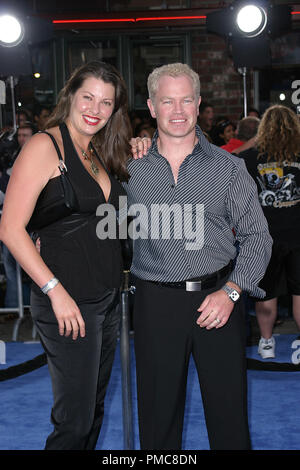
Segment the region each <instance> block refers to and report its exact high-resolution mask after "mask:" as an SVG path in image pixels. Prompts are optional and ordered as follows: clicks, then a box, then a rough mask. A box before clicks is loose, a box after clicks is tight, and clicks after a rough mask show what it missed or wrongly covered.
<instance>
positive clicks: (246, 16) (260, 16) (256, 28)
mask: <svg viewBox="0 0 300 470" xmlns="http://www.w3.org/2000/svg"><path fill="white" fill-rule="evenodd" d="M236 24H237V27H238V29H239V30H240V32H241V33H242V34H243V35H244V36H245V37H248V38H254V37H255V36H258V35H259V34H261V33H262V32H263V30H264V29H265V27H266V24H267V13H266V11H265V9H264V8H262V7H261V6H258V5H246V6H243V7H241V9H240V10H239V11H238V12H237V15H236Z"/></svg>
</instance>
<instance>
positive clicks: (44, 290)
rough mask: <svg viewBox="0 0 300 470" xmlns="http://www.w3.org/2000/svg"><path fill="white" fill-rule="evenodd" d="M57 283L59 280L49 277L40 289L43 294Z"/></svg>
mask: <svg viewBox="0 0 300 470" xmlns="http://www.w3.org/2000/svg"><path fill="white" fill-rule="evenodd" d="M58 283H59V280H58V279H56V277H53V278H52V279H50V281H49V282H47V284H45V285H44V287H41V291H42V292H43V294H47V292H48V291H49V290H51V289H53V287H55V286H56V285H57V284H58Z"/></svg>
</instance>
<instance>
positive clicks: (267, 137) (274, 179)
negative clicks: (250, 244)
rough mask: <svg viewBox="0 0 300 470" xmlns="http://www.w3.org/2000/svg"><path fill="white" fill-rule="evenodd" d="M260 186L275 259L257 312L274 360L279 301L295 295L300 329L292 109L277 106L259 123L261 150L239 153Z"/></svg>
mask: <svg viewBox="0 0 300 470" xmlns="http://www.w3.org/2000/svg"><path fill="white" fill-rule="evenodd" d="M239 156H240V157H241V158H243V159H244V160H245V163H246V166H247V169H248V171H249V173H250V174H251V176H252V177H253V179H254V181H255V182H256V184H257V190H258V196H259V200H260V203H261V206H262V209H263V212H264V215H265V217H266V219H267V221H268V224H269V230H270V234H271V236H272V238H273V241H274V244H273V251H272V257H271V260H270V263H269V266H268V268H267V271H266V274H265V276H264V278H263V279H262V281H261V282H260V287H261V288H262V289H264V290H265V291H266V297H265V298H264V300H259V301H258V300H257V299H256V300H257V301H256V303H255V311H256V317H257V322H258V325H259V329H260V333H261V338H260V341H259V345H258V352H259V354H260V355H261V357H262V358H263V359H267V358H273V357H275V339H274V337H273V327H274V323H275V321H276V318H277V309H278V297H280V296H283V295H291V296H292V310H293V317H294V319H295V322H296V324H297V326H298V328H299V329H300V239H299V230H300V123H299V120H298V118H297V115H296V114H295V113H294V112H293V111H292V110H291V109H289V108H287V107H285V106H282V105H274V106H271V107H270V108H268V109H267V110H266V111H265V113H264V115H263V117H262V120H261V122H260V125H259V127H258V132H257V136H256V146H255V147H253V148H251V149H249V150H246V151H245V152H242V153H240V154H239Z"/></svg>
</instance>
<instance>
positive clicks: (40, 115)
mask: <svg viewBox="0 0 300 470" xmlns="http://www.w3.org/2000/svg"><path fill="white" fill-rule="evenodd" d="M50 114H51V109H50V108H48V107H47V106H44V105H40V106H37V107H36V108H35V112H34V122H35V124H36V126H37V129H38V130H39V131H43V130H44V129H45V125H46V122H47V120H48V118H49V116H50Z"/></svg>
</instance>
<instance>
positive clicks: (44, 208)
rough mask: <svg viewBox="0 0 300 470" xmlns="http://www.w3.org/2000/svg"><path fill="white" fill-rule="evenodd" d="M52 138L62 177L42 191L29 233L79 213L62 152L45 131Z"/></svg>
mask: <svg viewBox="0 0 300 470" xmlns="http://www.w3.org/2000/svg"><path fill="white" fill-rule="evenodd" d="M44 133H45V134H47V135H49V137H51V139H52V142H53V144H54V146H55V148H56V151H57V154H58V158H59V165H58V167H59V170H60V175H59V176H55V177H54V178H51V179H50V180H49V181H48V183H47V184H46V186H45V187H44V188H43V190H42V191H41V193H40V195H39V197H38V200H37V202H36V205H35V209H34V211H33V214H32V216H31V218H30V221H29V223H28V225H27V230H28V231H29V232H35V231H37V230H39V229H42V228H44V227H47V226H48V225H50V224H52V223H54V222H56V221H58V220H60V219H63V218H64V217H66V216H68V215H70V214H72V213H74V212H78V210H79V204H78V200H77V196H76V194H75V191H74V189H73V187H72V184H71V181H70V180H69V177H68V171H67V167H66V165H65V162H64V161H63V159H62V156H61V152H60V150H59V147H58V145H57V142H56V140H55V139H54V137H53V135H51V134H49V132H46V131H44Z"/></svg>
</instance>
